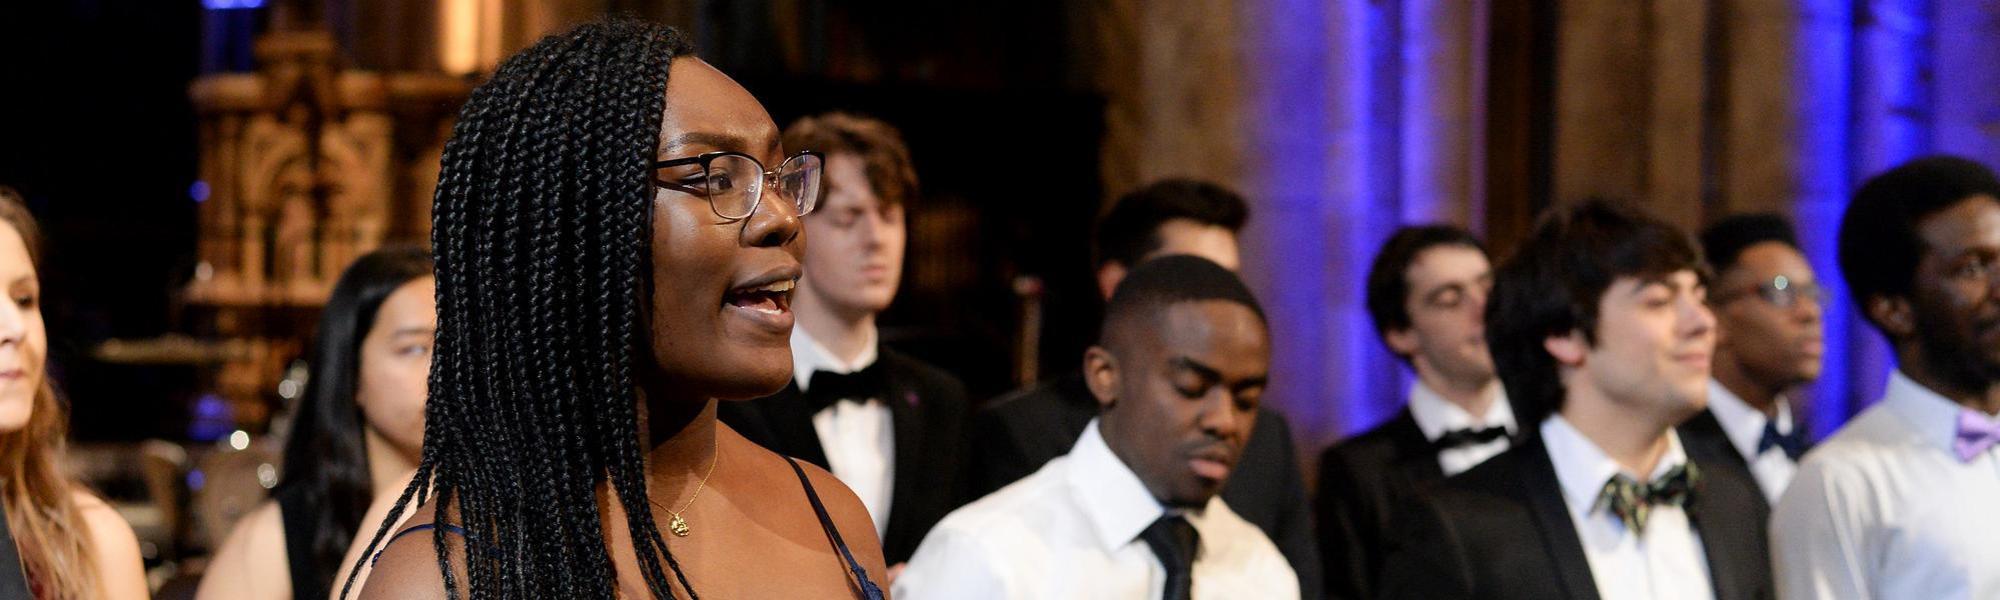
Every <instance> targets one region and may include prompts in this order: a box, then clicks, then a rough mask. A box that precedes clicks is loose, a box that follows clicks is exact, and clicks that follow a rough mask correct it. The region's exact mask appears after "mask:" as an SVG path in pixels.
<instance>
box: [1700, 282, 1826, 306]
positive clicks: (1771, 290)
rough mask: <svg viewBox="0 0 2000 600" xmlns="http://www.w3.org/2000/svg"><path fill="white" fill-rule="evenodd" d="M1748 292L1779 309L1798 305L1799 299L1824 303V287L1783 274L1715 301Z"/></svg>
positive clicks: (1718, 302) (1721, 300) (1724, 300)
mask: <svg viewBox="0 0 2000 600" xmlns="http://www.w3.org/2000/svg"><path fill="white" fill-rule="evenodd" d="M1750 294H1756V295H1757V297H1759V298H1763V299H1764V301H1765V302H1769V303H1771V306H1775V307H1778V308H1779V309H1790V308H1792V307H1793V306H1796V305H1798V304H1799V303H1800V302H1801V301H1804V302H1811V303H1813V304H1814V305H1815V306H1824V305H1825V304H1826V289H1825V288H1821V287H1819V284H1817V283H1812V282H1803V283H1802V282H1797V281H1792V279H1791V278H1789V277H1786V276H1784V275H1779V276H1777V277H1772V278H1770V279H1769V280H1766V281H1763V282H1759V283H1758V284H1757V287H1754V288H1750V289H1747V290H1741V291H1737V292H1735V293H1731V294H1728V295H1725V296H1723V297H1721V298H1717V299H1715V303H1716V304H1725V303H1728V302H1730V301H1733V300H1735V299H1737V298H1741V297H1743V296H1747V295H1750Z"/></svg>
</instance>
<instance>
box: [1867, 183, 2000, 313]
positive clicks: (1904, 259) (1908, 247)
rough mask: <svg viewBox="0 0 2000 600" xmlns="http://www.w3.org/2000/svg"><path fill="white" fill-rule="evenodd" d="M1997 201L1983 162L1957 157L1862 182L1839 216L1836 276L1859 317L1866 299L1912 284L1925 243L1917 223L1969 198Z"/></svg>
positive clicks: (1999, 190)
mask: <svg viewBox="0 0 2000 600" xmlns="http://www.w3.org/2000/svg"><path fill="white" fill-rule="evenodd" d="M1978 195H1985V196H1988V197H1992V198H1995V199H2000V180H1996V179H1995V178H1994V176H1993V171H1992V170H1991V169H1988V168H1986V166H1985V165H1981V164H1979V163H1976V162H1973V161H1970V160H1966V159H1963V158H1959V157H1956V156H1931V157H1925V158H1919V159H1916V160H1912V161H1910V162H1906V163H1903V164H1902V165H1901V166H1898V167H1896V168H1894V169H1890V170H1888V171H1886V172H1883V173H1881V174H1879V175H1876V176H1874V177H1870V178H1869V179H1868V181H1867V182H1866V183H1863V184H1861V189H1859V190H1857V191H1855V192H1854V201H1853V202H1849V203H1848V204H1847V212H1846V214H1843V215H1841V217H1840V274H1841V276H1842V277H1843V278H1845V279H1846V280H1847V289H1848V292H1849V296H1850V297H1852V298H1853V299H1854V303H1855V305H1856V306H1857V307H1858V308H1860V309H1861V311H1860V312H1861V314H1862V316H1864V317H1866V318H1867V319H1868V322H1869V324H1871V325H1874V326H1875V328H1876V329H1877V330H1880V329H1881V328H1882V324H1881V323H1877V322H1875V317H1874V316H1873V315H1869V314H1868V310H1867V306H1868V300H1869V299H1870V298H1875V297H1882V296H1905V295H1908V294H1909V293H1910V291H1911V290H1912V288H1913V286H1915V284H1916V272H1917V263H1918V261H1920V260H1921V259H1922V258H1923V256H1924V242H1923V239H1922V238H1919V237H1918V236H1917V223H1918V222H1919V221H1922V220H1924V219H1925V218H1927V217H1929V216H1931V215H1933V214H1937V213H1938V212H1939V211H1943V210H1944V209H1946V208H1950V207H1951V206H1952V205H1954V204H1958V203H1959V202H1960V201H1963V200H1965V199H1967V198H1971V197H1973V196H1978Z"/></svg>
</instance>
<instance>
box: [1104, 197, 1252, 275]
mask: <svg viewBox="0 0 2000 600" xmlns="http://www.w3.org/2000/svg"><path fill="white" fill-rule="evenodd" d="M1249 218H1250V209H1249V207H1248V205H1247V204H1246V203H1244V202H1243V196H1240V195H1237V193H1236V192H1232V191H1229V189H1228V188H1224V187H1222V186H1220V185H1216V184H1213V183H1209V182H1206V181H1196V180H1193V179H1164V180H1160V181H1156V182H1153V183H1152V184H1149V185H1146V186H1145V187H1141V188H1139V189H1136V190H1132V191H1130V192H1126V193H1125V195H1123V196H1119V197H1118V201H1117V203H1116V204H1115V205H1113V206H1112V207H1111V212H1109V213H1106V214H1105V215H1104V219H1103V220H1101V221H1098V223H1097V238H1096V240H1097V260H1096V262H1093V263H1092V265H1094V266H1104V264H1105V263H1113V262H1115V263H1118V264H1121V265H1125V266H1127V267H1131V266H1133V265H1136V264H1138V263H1139V261H1141V260H1144V259H1145V258H1146V255H1147V254H1152V253H1153V252H1155V251H1157V250H1159V249H1160V246H1161V245H1163V244H1164V243H1165V241H1164V240H1161V239H1160V226H1161V225H1163V224H1166V222H1167V221H1172V220H1174V219H1188V220H1190V221H1194V222H1196V223H1201V224H1204V225H1214V226H1217V227H1221V228H1224V229H1228V230H1229V231H1231V232H1238V231H1242V230H1243V223H1244V221H1246V220H1248V219H1249Z"/></svg>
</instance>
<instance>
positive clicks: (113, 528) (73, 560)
mask: <svg viewBox="0 0 2000 600" xmlns="http://www.w3.org/2000/svg"><path fill="white" fill-rule="evenodd" d="M0 223H4V224H5V225H4V226H0V286H4V288H5V290H6V292H7V300H8V301H7V302H0V503H4V504H5V507H6V510H7V528H8V530H9V531H10V532H12V533H13V535H14V544H15V549H16V550H18V551H19V553H20V557H21V566H22V568H23V569H24V570H25V571H26V574H27V579H28V587H29V589H30V591H31V593H32V594H33V595H34V597H35V598H39V599H42V600H51V599H61V600H85V599H89V600H95V599H98V598H112V599H126V598H145V597H146V596H147V594H148V591H147V588H146V573H145V568H144V566H143V565H142V564H141V561H140V559H139V541H138V539H137V538H136V537H134V536H133V535H132V526H131V525H129V524H126V523H125V519H124V518H123V517H120V516H118V512H117V511H115V510H112V509H111V506H110V505H108V504H105V503H104V501H103V500H101V499H99V498H98V497H97V496H95V495H92V494H91V493H90V492H88V491H86V490H84V489H83V487H82V486H80V485H78V484H77V483H76V482H74V481H71V480H70V478H69V475H68V474H67V473H65V472H64V471H63V443H64V439H65V438H67V437H68V434H69V431H68V429H69V416H68V415H67V414H65V412H66V411H65V407H64V406H63V403H62V402H61V401H60V400H59V399H57V398H56V392H55V386H54V384H53V383H51V382H50V381H49V371H48V349H49V337H48V330H47V329H46V328H44V327H43V324H42V307H41V297H42V296H41V282H40V279H39V277H38V275H37V267H38V265H39V264H40V262H41V234H40V231H39V229H38V228H37V227H36V226H35V219H34V217H33V216H31V215H29V214H28V209H27V207H26V206H23V205H22V204H21V197H20V196H19V195H17V194H15V193H14V191H13V190H11V189H8V188H5V187H0Z"/></svg>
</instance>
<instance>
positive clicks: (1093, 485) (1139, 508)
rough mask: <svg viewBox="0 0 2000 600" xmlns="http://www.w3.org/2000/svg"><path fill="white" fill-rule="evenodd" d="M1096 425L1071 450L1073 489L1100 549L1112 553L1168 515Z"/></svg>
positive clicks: (1193, 518) (1087, 428)
mask: <svg viewBox="0 0 2000 600" xmlns="http://www.w3.org/2000/svg"><path fill="white" fill-rule="evenodd" d="M1097 425H1098V420H1097V419H1091V420H1090V424H1089V425H1086V426H1084V428H1083V435H1082V436H1080V437H1078V438H1077V440H1076V445H1075V446H1072V447H1071V448H1070V450H1069V459H1068V460H1069V463H1070V465H1069V471H1068V476H1069V487H1070V495H1071V497H1072V498H1074V499H1075V501H1076V505H1077V507H1078V508H1081V509H1082V510H1083V515H1084V518H1085V519H1086V520H1088V521H1090V525H1091V528H1092V529H1094V530H1095V531H1096V533H1097V542H1098V544H1100V545H1102V546H1103V549H1104V551H1105V552H1106V553H1111V552H1115V551H1117V550H1118V549H1119V548H1122V547H1124V546H1125V545H1126V544H1129V543H1132V540H1135V539H1138V537H1139V534H1140V533H1144V532H1145V531H1146V528H1147V527H1150V526H1152V524H1153V521H1157V520H1159V519H1160V517H1161V516H1162V515H1165V514H1166V512H1167V511H1166V509H1165V507H1162V506H1160V501H1159V500H1157V499H1155V498H1153V492H1152V491H1150V490H1147V489H1146V484H1145V482H1142V481H1140V480H1139V476H1138V475H1137V474H1135V473H1133V472H1132V469H1131V467H1127V466H1125V461H1122V460H1119V459H1118V455H1116V454H1112V453H1111V446H1109V445H1106V444H1105V443H1104V435H1103V434H1102V433H1099V432H1098V429H1097ZM1210 502H1211V503H1212V502H1214V500H1213V499H1211V500H1210ZM1188 516H1189V522H1190V523H1195V522H1197V519H1196V517H1197V515H1194V514H1193V513H1192V512H1190V514H1189V515H1188ZM1195 530H1196V531H1201V527H1200V526H1199V525H1197V526H1196V528H1195ZM1204 533H1205V532H1204Z"/></svg>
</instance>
